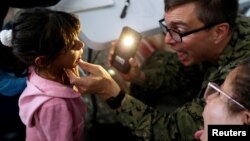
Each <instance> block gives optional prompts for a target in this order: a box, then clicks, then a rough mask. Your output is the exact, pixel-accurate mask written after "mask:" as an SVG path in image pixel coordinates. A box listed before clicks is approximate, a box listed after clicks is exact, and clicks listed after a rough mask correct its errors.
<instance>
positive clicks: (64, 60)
mask: <svg viewBox="0 0 250 141" xmlns="http://www.w3.org/2000/svg"><path fill="white" fill-rule="evenodd" d="M71 46H72V47H70V49H68V50H63V51H62V52H61V53H60V54H59V56H58V57H57V58H56V59H55V60H54V64H53V65H54V66H57V68H67V69H71V68H75V67H76V66H77V64H78V62H79V60H80V59H81V58H82V54H83V48H84V46H85V45H84V43H83V42H82V41H80V40H79V39H78V38H77V39H75V40H74V42H73V44H72V45H71Z"/></svg>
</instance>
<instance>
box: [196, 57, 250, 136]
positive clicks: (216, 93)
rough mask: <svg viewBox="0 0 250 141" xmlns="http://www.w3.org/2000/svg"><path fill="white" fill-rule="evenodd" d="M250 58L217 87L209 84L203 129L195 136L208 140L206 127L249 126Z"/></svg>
mask: <svg viewBox="0 0 250 141" xmlns="http://www.w3.org/2000/svg"><path fill="white" fill-rule="evenodd" d="M249 72H250V58H249V59H247V60H245V61H243V62H242V63H240V64H239V65H238V66H237V67H236V68H235V69H233V70H232V71H231V72H230V73H229V74H228V75H227V77H226V79H225V81H224V83H223V84H222V85H221V86H219V85H218V84H216V83H213V82H209V83H208V86H207V89H206V91H205V93H204V96H203V97H204V99H205V101H206V106H205V108H204V111H203V114H202V115H203V118H204V129H203V130H199V131H197V132H196V134H195V138H196V139H198V140H201V141H207V140H208V125H250V83H249V82H250V75H249Z"/></svg>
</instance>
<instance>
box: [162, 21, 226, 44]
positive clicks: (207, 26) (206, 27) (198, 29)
mask: <svg viewBox="0 0 250 141" xmlns="http://www.w3.org/2000/svg"><path fill="white" fill-rule="evenodd" d="M164 21H165V20H164V19H161V20H159V24H160V28H161V29H162V30H163V28H165V29H166V32H168V33H169V34H170V36H171V38H172V39H174V38H173V36H172V34H171V32H169V31H173V32H175V33H176V34H178V35H179V37H180V41H176V40H175V39H174V40H175V41H176V42H182V37H185V36H188V35H190V34H193V33H196V32H199V31H202V30H204V29H208V28H211V27H213V26H215V25H218V24H220V23H222V22H219V23H213V24H206V25H204V26H203V27H200V28H197V29H194V30H191V31H187V32H185V33H180V32H178V31H176V30H173V29H170V28H168V27H167V26H166V25H164V24H163V22H164ZM163 31H164V30H163ZM163 33H164V34H165V35H166V33H165V32H163Z"/></svg>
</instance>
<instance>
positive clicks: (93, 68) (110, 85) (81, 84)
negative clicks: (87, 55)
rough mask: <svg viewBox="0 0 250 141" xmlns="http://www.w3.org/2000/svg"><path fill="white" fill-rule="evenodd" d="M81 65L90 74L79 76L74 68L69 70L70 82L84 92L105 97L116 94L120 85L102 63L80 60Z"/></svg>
mask: <svg viewBox="0 0 250 141" xmlns="http://www.w3.org/2000/svg"><path fill="white" fill-rule="evenodd" d="M79 67H80V68H81V69H82V70H84V71H85V72H87V73H88V74H89V75H88V76H82V77H79V76H77V75H76V74H75V73H74V72H73V71H72V70H67V75H68V77H69V80H70V84H72V85H75V86H76V87H77V89H78V91H79V92H81V93H83V94H89V93H95V94H99V95H100V96H101V97H103V98H104V99H108V98H110V97H112V96H116V95H117V94H118V93H119V91H120V87H119V85H118V84H117V83H116V82H115V81H114V80H113V79H112V77H111V76H110V75H109V73H108V72H107V71H106V70H105V69H104V68H103V67H101V66H100V65H95V64H91V63H87V62H84V61H82V60H81V61H79Z"/></svg>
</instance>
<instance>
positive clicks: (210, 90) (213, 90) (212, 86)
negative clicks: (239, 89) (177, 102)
mask: <svg viewBox="0 0 250 141" xmlns="http://www.w3.org/2000/svg"><path fill="white" fill-rule="evenodd" d="M212 94H218V95H220V94H222V95H224V96H225V97H227V98H228V99H230V100H232V101H233V102H234V103H235V104H237V105H238V106H240V107H241V108H243V109H246V108H245V107H244V106H243V105H242V104H240V103H239V102H238V101H236V100H234V99H233V98H232V97H231V96H229V95H228V94H227V93H225V92H224V91H222V90H221V89H220V87H219V86H218V85H217V84H216V83H213V82H209V83H208V85H207V89H206V91H205V94H204V97H203V98H204V99H205V100H207V99H208V96H210V95H212Z"/></svg>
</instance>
